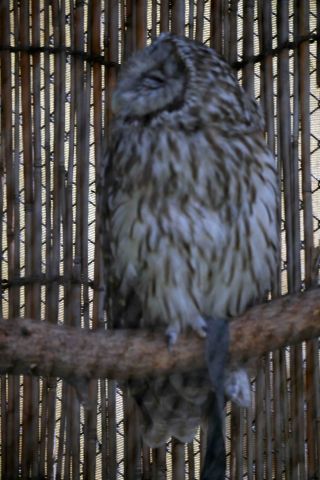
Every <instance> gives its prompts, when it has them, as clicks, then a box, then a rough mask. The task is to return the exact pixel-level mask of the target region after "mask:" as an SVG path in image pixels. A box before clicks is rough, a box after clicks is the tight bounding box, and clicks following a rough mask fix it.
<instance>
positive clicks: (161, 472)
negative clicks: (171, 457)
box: [143, 445, 167, 480]
mask: <svg viewBox="0 0 320 480" xmlns="http://www.w3.org/2000/svg"><path fill="white" fill-rule="evenodd" d="M152 467H153V470H152V474H153V477H154V478H155V480H166V478H167V475H166V472H167V462H166V445H163V446H162V447H159V448H154V449H153V450H152ZM143 475H145V471H144V469H143Z"/></svg>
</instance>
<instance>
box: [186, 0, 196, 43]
mask: <svg viewBox="0 0 320 480" xmlns="http://www.w3.org/2000/svg"><path fill="white" fill-rule="evenodd" d="M194 7H195V4H194V2H193V0H189V21H188V37H189V38H194Z"/></svg>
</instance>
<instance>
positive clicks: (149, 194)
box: [103, 34, 278, 444]
mask: <svg viewBox="0 0 320 480" xmlns="http://www.w3.org/2000/svg"><path fill="white" fill-rule="evenodd" d="M113 110H114V113H115V117H114V121H113V126H112V131H111V135H110V141H109V144H108V153H107V161H106V171H105V172H106V173H105V188H104V193H103V195H104V198H103V205H104V208H105V211H104V221H105V225H104V226H105V232H104V254H105V263H106V283H107V298H108V303H109V321H110V322H112V323H113V326H116V327H117V326H124V327H127V326H136V327H147V328H157V327H159V328H163V329H164V330H166V331H167V333H168V334H169V335H173V336H177V335H178V334H179V332H180V331H181V330H186V329H187V328H191V329H193V330H195V331H197V332H199V333H200V334H204V332H205V329H206V322H207V321H208V320H207V319H210V318H212V317H220V318H229V317H233V316H235V315H239V314H241V313H242V312H243V311H244V310H245V309H246V308H248V306H249V305H251V304H253V303H254V302H257V301H259V300H261V299H263V298H264V296H265V294H266V292H267V291H268V290H270V288H271V286H272V281H273V278H274V277H275V274H276V263H277V262H276V259H277V248H278V247H277V245H278V233H277V231H278V230H277V198H278V196H277V175H276V169H275V162H274V158H273V156H272V154H271V152H270V151H269V150H268V147H267V146H266V144H265V141H264V137H263V133H262V132H263V119H262V116H261V113H260V111H259V108H258V106H257V104H256V102H255V101H254V100H253V99H252V98H251V97H250V96H249V95H248V94H247V93H246V92H245V91H244V90H243V89H242V88H241V87H240V86H239V85H238V83H237V80H236V79H235V76H234V74H233V72H232V70H231V68H230V67H229V66H228V64H227V63H226V62H225V61H224V60H223V59H222V58H221V57H220V56H218V55H217V53H216V52H215V51H213V50H212V49H209V48H207V47H206V46H204V45H202V44H199V43H196V42H194V41H191V40H188V39H186V38H182V37H177V36H174V35H170V34H162V35H161V36H160V37H159V38H158V39H157V40H156V41H155V42H154V43H153V44H152V45H151V46H149V47H147V48H145V49H144V50H142V51H141V52H138V53H137V54H136V55H134V56H133V57H132V58H131V59H130V60H129V61H128V62H127V64H126V65H125V66H124V67H123V70H122V72H121V76H120V78H119V81H118V84H117V87H116V89H115V92H114V95H113ZM112 317H113V318H112ZM181 378H182V377H181ZM181 378H177V377H173V378H172V381H171V382H169V384H168V383H166V382H168V381H166V382H165V381H163V382H162V380H158V383H156V384H154V388H156V389H157V395H158V396H159V394H160V393H159V391H158V390H159V389H160V390H161V389H162V387H161V385H162V384H163V385H165V384H166V388H167V389H169V391H170V392H172V389H176V391H177V392H178V393H179V394H181V395H182V396H183V395H184V391H185V390H184V387H185V385H184V383H186V382H183V381H182V380H181ZM190 378H191V385H194V384H196V387H195V390H194V391H193V392H192V395H191V394H190V388H189V392H187V393H185V395H184V398H185V401H186V402H187V403H188V405H189V407H190V405H191V407H190V408H191V410H192V405H196V407H195V412H196V413H195V415H192V414H191V413H190V412H189V416H190V418H191V417H192V422H191V423H192V428H191V429H190V431H191V430H192V433H194V426H195V425H196V424H197V423H198V422H199V419H200V416H201V408H199V403H200V404H205V401H206V398H207V397H206V395H204V397H203V396H201V395H200V393H199V395H195V394H194V392H200V388H202V387H203V383H202V384H201V385H202V386H201V385H199V382H198V381H195V379H194V376H192V377H190ZM161 382H162V383H161ZM200 383H201V382H200ZM140 386H141V385H140ZM148 386H149V387H150V388H152V383H149V384H148ZM197 388H198V390H197ZM133 390H134V388H133ZM138 390H139V389H138ZM147 391H148V389H147V387H146V383H145V382H143V386H141V389H140V390H139V392H140V393H141V392H145V398H146V399H147V403H148V402H149V403H148V405H149V404H150V401H151V400H150V398H151V397H152V396H150V395H149V396H148V395H147ZM162 391H163V392H165V388H163V389H162ZM201 391H202V392H203V391H206V390H203V388H202V390H201ZM139 392H138V393H137V392H136V391H135V394H136V396H137V397H139ZM141 396H142V394H141ZM171 397H172V394H171ZM141 402H142V400H141V399H140V403H141ZM201 402H202V403H201ZM157 405H158V406H159V405H160V404H159V402H158V404H157ZM148 408H149V407H148ZM152 408H153V407H150V410H152ZM173 409H174V408H173V407H172V410H173ZM157 413H158V411H157ZM179 415H182V413H181V411H180V412H179ZM168 417H170V415H169V414H168V412H166V414H165V419H166V425H167V428H166V429H165V428H163V425H161V429H160V430H161V432H163V430H166V431H165V432H164V433H163V435H162V434H161V435H159V437H157V436H156V435H154V436H151V437H152V438H149V443H150V444H152V443H154V444H159V443H161V441H164V440H165V439H166V437H167V436H168V435H169V434H173V435H176V436H177V437H179V432H176V431H172V429H171V430H170V420H169V421H168ZM195 417H196V419H195ZM148 421H149V425H151V424H152V418H149V420H148ZM184 424H185V425H186V420H184ZM172 425H174V422H172ZM152 428H153V430H152V431H153V432H154V423H153V426H152ZM173 430H174V429H173ZM150 431H151V429H150ZM186 433H187V432H185V431H184V432H183V434H182V435H180V436H181V438H182V440H185V439H186V438H187V437H188V435H187V434H186ZM152 439H154V442H153V440H152Z"/></svg>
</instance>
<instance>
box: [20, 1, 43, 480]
mask: <svg viewBox="0 0 320 480" xmlns="http://www.w3.org/2000/svg"><path fill="white" fill-rule="evenodd" d="M20 42H21V44H22V45H23V46H28V45H29V4H28V3H27V2H24V3H22V4H20ZM30 70H31V69H30V55H29V52H27V51H23V52H21V86H22V89H21V95H22V122H23V129H22V142H23V157H24V185H25V219H24V220H25V275H26V277H28V276H30V275H32V274H33V266H34V261H33V255H34V250H33V236H34V231H33V229H34V225H35V220H34V216H35V203H34V200H35V199H34V159H33V151H32V121H31V118H32V117H31V101H30V99H31V78H30V73H31V71H30ZM37 254H38V252H37ZM34 292H35V289H34V285H30V284H29V285H28V284H27V285H26V287H25V315H26V316H28V317H30V318H32V317H33V315H34V313H35V303H36V301H35V297H34ZM38 398H39V397H38V380H37V379H35V378H31V377H25V378H24V389H23V437H22V469H21V475H22V478H27V477H28V476H29V475H31V476H33V475H34V476H37V474H38V473H37V465H38V459H37V458H35V457H37V453H38V452H37V448H36V446H37V442H38V425H37V424H38V418H37V413H36V405H37V404H38Z"/></svg>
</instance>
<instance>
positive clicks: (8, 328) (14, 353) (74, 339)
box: [0, 289, 320, 380]
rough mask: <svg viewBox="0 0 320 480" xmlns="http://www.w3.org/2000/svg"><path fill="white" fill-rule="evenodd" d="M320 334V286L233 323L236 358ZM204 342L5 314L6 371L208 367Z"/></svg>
mask: <svg viewBox="0 0 320 480" xmlns="http://www.w3.org/2000/svg"><path fill="white" fill-rule="evenodd" d="M319 335H320V289H314V290H309V291H307V292H304V293H303V294H298V295H290V296H284V297H281V298H279V299H277V300H273V301H272V302H269V303H266V304H263V305H259V306H256V307H254V308H251V309H250V310H248V311H247V312H246V313H245V314H244V315H243V316H241V317H239V318H237V319H235V320H233V321H232V322H231V323H230V360H231V361H232V362H234V361H235V362H238V361H240V362H246V361H248V360H249V359H250V358H252V357H258V356H260V355H262V354H263V353H266V352H268V351H272V350H275V349H278V348H280V347H283V346H285V345H293V344H296V343H299V342H301V341H302V340H307V339H311V338H314V337H316V336H319ZM204 365H205V364H204V343H203V340H202V339H200V338H198V337H197V336H196V335H195V334H193V333H190V334H185V335H181V337H180V338H179V340H178V342H177V344H176V346H175V347H174V348H173V350H172V351H171V352H168V349H167V344H166V339H165V336H164V335H163V334H162V333H159V332H148V331H145V330H144V331H140V330H137V331H136V330H131V331H129V330H123V331H119V330H118V331H105V330H99V331H88V330H82V329H77V328H72V327H67V326H57V325H52V324H49V323H47V322H35V321H32V320H29V319H13V320H10V321H8V320H2V321H0V373H10V374H30V375H43V376H51V377H63V378H65V379H67V380H68V379H73V378H79V377H80V378H84V379H90V378H106V377H108V378H117V379H126V378H129V377H130V378H131V377H134V376H145V375H148V374H155V373H157V374H161V373H165V372H168V371H170V370H176V371H186V370H190V369H195V368H202V367H204Z"/></svg>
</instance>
